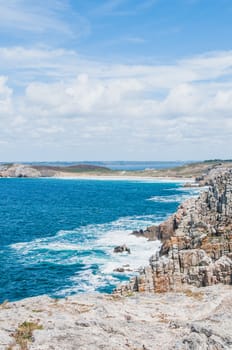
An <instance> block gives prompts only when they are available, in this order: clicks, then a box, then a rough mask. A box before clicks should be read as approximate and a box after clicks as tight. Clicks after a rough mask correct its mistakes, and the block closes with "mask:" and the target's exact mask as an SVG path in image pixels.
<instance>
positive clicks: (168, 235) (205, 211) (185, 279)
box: [117, 169, 232, 293]
mask: <svg viewBox="0 0 232 350" xmlns="http://www.w3.org/2000/svg"><path fill="white" fill-rule="evenodd" d="M207 181H208V184H209V189H208V191H206V192H203V193H202V194H201V195H200V196H199V198H198V199H189V200H187V201H186V202H184V203H183V204H182V205H181V206H180V207H179V209H178V210H177V212H176V213H175V214H174V215H173V216H171V217H170V218H169V219H168V220H166V221H165V222H164V223H162V224H161V225H159V226H152V227H150V228H148V229H147V230H145V231H141V230H140V231H139V232H134V234H136V235H144V236H145V237H147V238H149V239H160V240H161V241H162V242H163V245H162V248H161V251H160V253H159V254H156V255H154V256H152V257H151V258H150V261H149V265H148V266H147V267H145V268H143V269H142V270H141V271H140V275H139V276H137V277H135V278H133V279H132V280H131V281H130V283H129V284H127V285H123V286H120V287H119V288H118V289H117V292H119V293H124V292H125V293H127V292H128V291H139V292H144V291H150V292H167V291H178V290H182V289H183V288H185V287H186V285H188V284H190V285H194V286H197V287H201V286H209V285H213V284H217V283H224V284H231V283H232V171H231V170H226V169H214V170H213V171H212V173H211V174H209V175H208V178H207Z"/></svg>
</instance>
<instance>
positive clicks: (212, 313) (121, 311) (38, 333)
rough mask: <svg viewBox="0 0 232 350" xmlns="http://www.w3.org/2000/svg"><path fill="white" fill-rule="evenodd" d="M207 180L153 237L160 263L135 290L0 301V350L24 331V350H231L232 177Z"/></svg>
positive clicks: (153, 265) (147, 270)
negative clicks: (28, 333)
mask: <svg viewBox="0 0 232 350" xmlns="http://www.w3.org/2000/svg"><path fill="white" fill-rule="evenodd" d="M75 179H76V177H75ZM211 180H212V183H211V186H212V189H211V190H209V191H208V192H207V193H205V194H202V196H200V197H199V199H198V200H196V201H192V200H189V201H188V202H187V203H186V204H185V203H183V204H182V205H181V206H180V208H179V210H178V211H177V212H176V213H175V214H174V215H173V216H171V217H170V218H169V219H168V220H166V221H165V222H164V223H163V224H161V225H160V226H159V228H160V229H162V230H159V232H158V231H156V230H155V231H154V234H155V235H156V234H157V233H158V234H162V235H163V237H160V238H161V240H162V242H163V246H162V248H161V255H162V254H163V258H162V256H161V258H158V257H153V258H152V259H150V263H151V266H150V267H145V268H144V272H143V274H141V275H140V280H139V281H138V280H137V283H136V286H137V287H139V288H138V289H137V290H136V289H127V290H126V293H125V294H124V293H123V295H122V296H121V295H120V293H117V294H111V295H106V294H100V295H99V294H97V293H95V294H86V293H85V294H83V295H75V296H71V297H68V298H63V299H51V298H48V297H47V296H39V297H36V298H27V299H23V300H20V301H17V302H12V303H7V302H5V303H3V304H2V305H0V316H1V320H2V321H1V322H0V350H5V349H16V348H18V344H19V343H18V334H19V331H20V332H21V331H22V328H23V326H25V325H31V327H32V328H33V336H32V335H31V338H29V339H28V340H26V347H24V348H25V349H30V350H37V349H41V350H42V349H43V350H48V349H50V348H51V347H54V348H55V349H59V348H63V349H66V350H73V349H74V348H76V345H77V344H78V348H79V349H80V350H87V349H88V350H95V349H111V350H118V349H120V350H127V349H131V350H132V349H133V350H134V349H138V350H150V349H154V350H156V349H160V348H165V349H167V350H171V349H172V350H180V349H186V350H190V349H211V348H212V349H231V346H232V336H231V327H232V319H231V312H232V303H231V286H230V285H229V283H228V282H229V281H230V279H229V278H230V275H231V270H230V269H231V268H232V264H231V262H232V260H231V258H232V253H231V251H232V245H230V242H229V240H230V239H231V231H230V233H228V229H230V228H231V227H232V226H231V217H230V215H229V216H228V213H230V212H231V207H232V206H231V203H232V196H231V193H232V191H231V190H232V172H231V171H230V172H227V173H224V172H222V173H218V174H217V175H216V177H213V178H212V179H211ZM215 201H216V202H215ZM220 204H221V205H222V206H220ZM224 204H225V205H224ZM207 205H209V207H207ZM223 205H224V206H223ZM194 210H195V212H194ZM192 213H193V214H195V215H194V216H193V217H192ZM199 218H200V219H201V222H200V223H201V225H200V226H199V225H198V223H199ZM173 220H175V227H176V225H177V227H176V229H174V228H175V227H174V226H173V222H174V221H173ZM176 220H177V221H176ZM191 220H193V222H192V223H191V228H194V229H195V232H194V235H192V233H193V232H192V231H191V232H190V231H189V223H190V221H191ZM202 223H203V224H204V225H202ZM205 224H207V225H205ZM225 224H226V225H227V226H225ZM170 228H171V231H170ZM202 228H204V230H207V231H206V233H205V234H202ZM214 230H215V231H214ZM220 230H221V231H220ZM189 233H190V234H191V236H190V238H191V239H190V240H186V238H189ZM219 233H220V235H218V234H219ZM165 235H166V237H165ZM224 236H225V237H224ZM157 238H158V239H159V237H156V239H157ZM196 238H197V239H196ZM223 238H225V240H224V239H223ZM186 244H187V246H185V245H186ZM228 251H229V252H230V253H228ZM167 252H168V255H167ZM215 253H216V255H215ZM148 258H149V257H148ZM157 259H158V260H157ZM230 260H231V262H230ZM203 262H204V264H203ZM179 264H180V270H178V268H179ZM205 272H206V274H205V276H206V278H207V279H203V280H202V279H201V277H202V276H203V275H204V273H205ZM183 277H184V279H183ZM227 277H228V278H227ZM188 278H190V279H189V281H188ZM191 278H193V279H192V280H191ZM154 281H155V284H154V285H152V283H154ZM168 281H169V282H168ZM170 281H171V284H170ZM183 281H184V283H183ZM198 282H199V283H198ZM202 282H203V283H202ZM168 283H169V284H168ZM207 283H208V284H207ZM137 292H140V293H137ZM154 292H155V293H154ZM163 292H165V293H163ZM90 332H91V337H89V334H90ZM31 334H32V333H31Z"/></svg>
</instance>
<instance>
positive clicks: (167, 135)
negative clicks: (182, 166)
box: [0, 0, 232, 161]
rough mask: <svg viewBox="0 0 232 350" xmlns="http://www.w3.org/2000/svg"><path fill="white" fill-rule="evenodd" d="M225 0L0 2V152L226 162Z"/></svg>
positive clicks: (229, 98)
mask: <svg viewBox="0 0 232 350" xmlns="http://www.w3.org/2000/svg"><path fill="white" fill-rule="evenodd" d="M231 18H232V3H231V0H220V1H216V0H143V1H142V0H95V1H94V0H85V1H83V0H50V1H45V0H37V1H32V0H8V1H6V0H0V61H1V65H0V160H2V161H7V160H97V159H102V160H119V159H128V160H175V159H206V158H231V153H230V151H229V149H231V146H232V141H231V135H232V117H231V115H232V114H231V113H232V48H231V35H232V21H231Z"/></svg>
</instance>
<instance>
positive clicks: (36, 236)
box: [0, 178, 199, 302]
mask: <svg viewBox="0 0 232 350" xmlns="http://www.w3.org/2000/svg"><path fill="white" fill-rule="evenodd" d="M198 191H199V190H198V189H193V188H183V187H182V185H181V183H180V182H164V181H148V180H141V181H135V180H80V179H55V178H50V179H46V178H41V179H26V178H20V179H7V178H1V179H0V238H1V241H0V276H1V278H0V302H2V301H4V300H9V301H13V300H19V299H22V298H26V297H32V296H37V295H43V294H47V295H49V296H52V297H57V298H59V297H65V296H68V295H72V294H76V293H82V292H94V291H95V292H100V293H102V292H104V293H110V292H111V291H112V290H113V289H114V288H115V286H116V285H117V284H118V283H120V282H123V281H126V280H128V279H129V278H130V277H131V276H132V275H133V274H134V273H136V272H135V271H136V270H138V269H139V267H140V266H144V265H146V264H147V263H148V259H149V257H150V256H151V255H152V254H154V253H155V252H156V251H157V249H159V246H160V243H159V242H149V241H147V240H146V239H144V238H137V237H134V236H133V235H130V233H131V231H133V230H135V229H140V228H145V227H147V226H149V225H153V224H158V223H160V222H162V221H163V220H165V219H166V218H167V217H168V216H169V215H170V214H172V213H173V212H175V210H176V209H177V207H178V205H179V204H180V203H181V202H182V201H183V200H185V199H186V198H188V197H189V196H193V195H195V196H197V195H198ZM121 244H126V245H127V246H128V247H129V248H130V249H131V254H127V253H123V254H116V253H114V252H113V249H114V247H115V246H117V245H121ZM122 266H126V267H127V268H128V269H129V270H130V269H131V270H133V271H126V272H125V273H119V272H116V271H115V269H116V268H118V267H122Z"/></svg>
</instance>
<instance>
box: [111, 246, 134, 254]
mask: <svg viewBox="0 0 232 350" xmlns="http://www.w3.org/2000/svg"><path fill="white" fill-rule="evenodd" d="M123 252H127V253H128V254H130V253H131V250H130V248H128V247H127V246H126V245H125V244H123V245H119V246H117V247H115V248H114V253H123Z"/></svg>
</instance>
